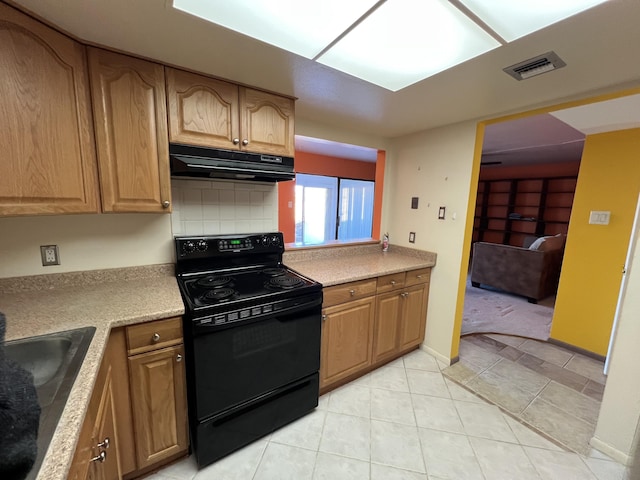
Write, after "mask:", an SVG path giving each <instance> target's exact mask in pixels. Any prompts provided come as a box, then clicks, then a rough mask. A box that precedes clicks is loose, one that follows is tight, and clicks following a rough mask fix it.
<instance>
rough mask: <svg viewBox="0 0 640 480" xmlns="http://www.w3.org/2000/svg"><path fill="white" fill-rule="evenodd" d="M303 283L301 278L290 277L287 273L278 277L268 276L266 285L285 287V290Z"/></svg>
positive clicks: (278, 287)
mask: <svg viewBox="0 0 640 480" xmlns="http://www.w3.org/2000/svg"><path fill="white" fill-rule="evenodd" d="M303 284H304V282H303V281H302V280H301V279H299V278H297V277H291V276H288V275H280V276H278V277H273V278H270V279H269V281H268V282H267V286H268V287H271V288H277V289H285V290H288V289H292V288H296V287H299V286H301V285H303Z"/></svg>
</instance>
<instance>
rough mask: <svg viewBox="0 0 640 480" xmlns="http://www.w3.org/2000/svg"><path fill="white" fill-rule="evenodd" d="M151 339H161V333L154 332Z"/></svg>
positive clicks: (156, 340) (155, 340)
mask: <svg viewBox="0 0 640 480" xmlns="http://www.w3.org/2000/svg"><path fill="white" fill-rule="evenodd" d="M151 340H153V341H154V342H158V341H160V334H159V333H154V334H153V336H152V337H151Z"/></svg>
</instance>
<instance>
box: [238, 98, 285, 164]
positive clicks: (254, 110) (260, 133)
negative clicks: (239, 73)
mask: <svg viewBox="0 0 640 480" xmlns="http://www.w3.org/2000/svg"><path fill="white" fill-rule="evenodd" d="M293 114H294V102H293V100H292V99H290V98H286V97H280V96H278V95H273V94H271V93H266V92H261V91H259V90H253V89H251V88H244V87H240V125H241V127H240V130H241V132H242V135H241V142H240V144H241V148H242V149H243V150H247V151H250V152H258V153H269V154H274V155H286V156H290V157H293V155H294V150H295V149H294V120H293Z"/></svg>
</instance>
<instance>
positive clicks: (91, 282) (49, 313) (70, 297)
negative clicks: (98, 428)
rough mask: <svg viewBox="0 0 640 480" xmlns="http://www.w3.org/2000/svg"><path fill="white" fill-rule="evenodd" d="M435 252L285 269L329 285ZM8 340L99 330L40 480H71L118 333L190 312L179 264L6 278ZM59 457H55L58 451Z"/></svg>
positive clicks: (305, 252)
mask: <svg viewBox="0 0 640 480" xmlns="http://www.w3.org/2000/svg"><path fill="white" fill-rule="evenodd" d="M435 262H436V254H435V253H431V252H425V251H421V250H415V249H410V248H404V247H398V246H394V245H391V246H390V248H389V251H388V252H384V253H383V252H382V251H381V248H380V245H377V244H375V245H361V246H344V247H333V248H324V249H300V250H298V251H296V250H290V251H287V252H285V254H284V258H283V263H284V264H285V265H287V266H289V267H290V268H293V269H294V270H297V271H299V272H300V273H302V274H304V275H306V276H308V277H311V278H313V279H314V280H317V281H318V282H320V283H322V284H323V285H324V286H330V285H336V284H340V283H345V282H351V281H355V280H361V279H364V278H371V277H376V276H379V275H387V274H391V273H397V272H401V271H405V270H413V269H417V268H425V267H433V266H434V265H435ZM0 312H3V313H4V314H5V315H6V317H7V332H6V340H8V341H9V340H14V339H19V338H25V337H31V336H35V335H44V334H48V333H53V332H60V331H64V330H71V329H75V328H81V327H87V326H93V327H95V328H96V331H95V334H94V336H93V339H92V341H91V345H90V347H89V350H88V352H87V354H86V356H85V358H84V361H83V364H82V367H81V369H80V371H79V373H78V376H77V378H76V380H75V383H74V385H73V388H72V389H71V392H70V394H69V398H68V400H67V405H66V407H65V409H64V411H63V413H62V416H61V417H60V420H59V422H58V426H57V428H56V431H55V433H54V435H53V438H52V439H51V443H50V444H49V449H48V451H47V454H46V455H45V458H44V460H43V462H42V465H41V467H40V470H39V472H38V477H37V480H63V479H65V478H66V476H67V473H68V469H69V466H70V464H71V460H72V458H73V454H74V451H75V448H76V443H77V440H78V433H79V432H80V428H81V426H82V422H83V421H84V416H85V413H86V409H87V406H88V404H89V399H90V397H91V393H92V391H93V385H94V383H95V379H96V375H97V373H98V369H99V366H100V362H101V361H102V356H103V354H104V349H105V346H106V344H107V340H108V338H109V332H110V331H111V329H112V328H115V327H121V326H125V325H132V324H135V323H142V322H147V321H152V320H158V319H162V318H168V317H173V316H179V315H182V314H183V313H184V304H183V303H182V298H181V297H180V291H179V289H178V285H177V282H176V279H175V274H174V266H173V265H151V266H146V267H131V268H121V269H112V270H95V271H88V272H73V273H66V274H54V275H38V276H31V277H19V278H7V279H0ZM52 452H55V454H54V453H52Z"/></svg>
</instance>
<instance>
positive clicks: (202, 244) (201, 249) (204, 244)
mask: <svg viewBox="0 0 640 480" xmlns="http://www.w3.org/2000/svg"><path fill="white" fill-rule="evenodd" d="M208 247H209V245H208V244H207V241H206V240H198V243H196V248H197V249H198V251H199V252H204V251H205V250H206V249H207V248H208Z"/></svg>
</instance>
